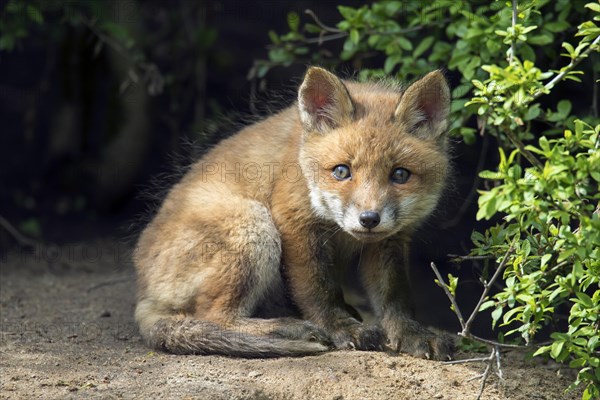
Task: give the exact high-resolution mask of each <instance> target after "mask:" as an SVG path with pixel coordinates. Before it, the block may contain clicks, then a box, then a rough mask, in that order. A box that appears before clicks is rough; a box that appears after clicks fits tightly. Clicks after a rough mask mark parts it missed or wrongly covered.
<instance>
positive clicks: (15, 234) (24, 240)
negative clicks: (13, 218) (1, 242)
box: [0, 215, 40, 248]
mask: <svg viewBox="0 0 600 400" xmlns="http://www.w3.org/2000/svg"><path fill="white" fill-rule="evenodd" d="M0 226H1V227H2V228H4V230H5V231H6V232H8V234H9V235H10V236H12V238H13V239H15V240H16V241H17V243H18V244H19V245H20V246H24V247H32V248H36V247H38V246H39V245H40V243H38V242H36V241H35V240H33V239H30V238H28V237H26V236H25V235H23V234H22V233H21V232H19V230H18V229H17V228H15V227H14V226H13V225H12V224H11V223H10V222H8V220H7V219H6V218H4V217H3V216H1V215H0Z"/></svg>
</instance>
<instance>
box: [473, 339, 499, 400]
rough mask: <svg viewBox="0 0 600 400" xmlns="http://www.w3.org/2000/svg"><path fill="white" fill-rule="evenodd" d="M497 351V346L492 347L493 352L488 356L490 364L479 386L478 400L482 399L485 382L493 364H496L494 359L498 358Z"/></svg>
mask: <svg viewBox="0 0 600 400" xmlns="http://www.w3.org/2000/svg"><path fill="white" fill-rule="evenodd" d="M496 351H497V348H496V347H494V348H493V349H492V353H491V354H490V356H489V357H488V365H487V367H485V371H483V374H482V376H481V386H479V394H478V395H477V400H480V399H481V396H482V395H483V389H485V384H486V382H487V379H488V377H489V376H490V371H491V369H492V365H493V364H494V359H495V358H496Z"/></svg>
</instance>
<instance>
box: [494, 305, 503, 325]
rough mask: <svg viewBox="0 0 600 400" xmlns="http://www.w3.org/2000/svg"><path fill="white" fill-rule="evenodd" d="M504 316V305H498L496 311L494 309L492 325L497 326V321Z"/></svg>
mask: <svg viewBox="0 0 600 400" xmlns="http://www.w3.org/2000/svg"><path fill="white" fill-rule="evenodd" d="M501 316H502V307H501V306H500V307H496V309H495V310H494V311H492V326H496V323H497V322H498V320H499V319H500V317H501Z"/></svg>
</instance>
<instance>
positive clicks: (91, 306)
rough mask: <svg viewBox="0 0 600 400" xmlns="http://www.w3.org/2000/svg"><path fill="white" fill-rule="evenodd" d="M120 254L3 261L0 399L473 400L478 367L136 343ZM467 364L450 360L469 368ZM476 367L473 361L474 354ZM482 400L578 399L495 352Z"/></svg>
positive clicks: (351, 354)
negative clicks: (204, 351) (178, 349)
mask: <svg viewBox="0 0 600 400" xmlns="http://www.w3.org/2000/svg"><path fill="white" fill-rule="evenodd" d="M128 254H129V251H128V249H127V248H126V247H125V246H121V245H118V244H116V243H115V242H113V241H99V242H93V243H86V244H77V245H72V246H63V247H60V248H52V249H43V250H42V251H40V252H38V253H37V254H31V253H30V252H21V253H11V254H9V255H6V256H4V257H2V258H0V266H1V269H0V331H1V332H0V368H1V373H0V398H2V399H22V398H45V399H51V398H56V399H58V398H60V399H64V398H81V397H86V398H103V399H105V398H127V399H129V398H132V399H133V398H136V399H141V398H189V399H191V398H193V399H330V400H334V399H337V400H341V399H475V398H476V397H477V393H478V392H479V385H480V383H479V380H477V379H474V380H473V379H472V378H473V377H476V376H477V375H479V374H480V373H481V372H482V371H483V366H482V365H480V364H460V365H448V364H443V363H440V362H435V361H427V360H420V359H416V358H413V357H410V356H405V355H399V356H392V355H388V354H384V353H373V352H359V351H337V352H331V353H328V354H323V355H320V356H315V357H306V358H295V359H291V358H280V359H273V360H240V359H231V358H226V357H218V356H174V355H170V354H162V353H155V352H152V351H150V350H149V349H148V348H147V347H145V346H144V345H143V343H142V342H141V340H140V337H139V334H138V332H137V328H136V327H135V325H134V322H133V318H132V316H133V309H134V303H135V296H134V295H135V293H134V292H135V291H134V285H135V284H134V281H135V279H134V273H133V268H132V267H131V265H130V263H129V261H128ZM472 356H474V355H472V354H458V355H457V358H469V357H472ZM475 356H478V357H481V356H482V355H475ZM503 373H504V379H503V380H502V381H500V380H499V379H498V378H497V377H496V376H494V377H493V378H492V379H491V380H490V383H489V384H488V386H487V387H486V389H485V392H484V396H483V398H484V399H518V400H520V399H523V400H525V399H528V400H529V399H540V400H541V399H575V398H578V397H580V393H574V392H571V393H568V394H564V390H565V388H566V387H567V386H568V384H569V383H570V382H571V381H572V379H573V378H574V375H573V372H572V371H570V370H566V369H564V368H563V369H561V368H560V366H558V365H556V364H541V363H539V362H536V363H533V362H531V361H529V362H525V361H523V357H522V355H520V354H515V353H506V354H503Z"/></svg>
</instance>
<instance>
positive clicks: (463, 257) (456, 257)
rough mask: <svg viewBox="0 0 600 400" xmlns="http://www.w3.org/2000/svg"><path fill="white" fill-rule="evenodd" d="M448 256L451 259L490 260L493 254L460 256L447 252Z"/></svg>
mask: <svg viewBox="0 0 600 400" xmlns="http://www.w3.org/2000/svg"><path fill="white" fill-rule="evenodd" d="M447 256H448V257H450V258H451V259H452V261H458V262H461V261H469V260H491V259H492V258H494V256H492V255H489V256H461V255H459V254H447Z"/></svg>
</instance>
